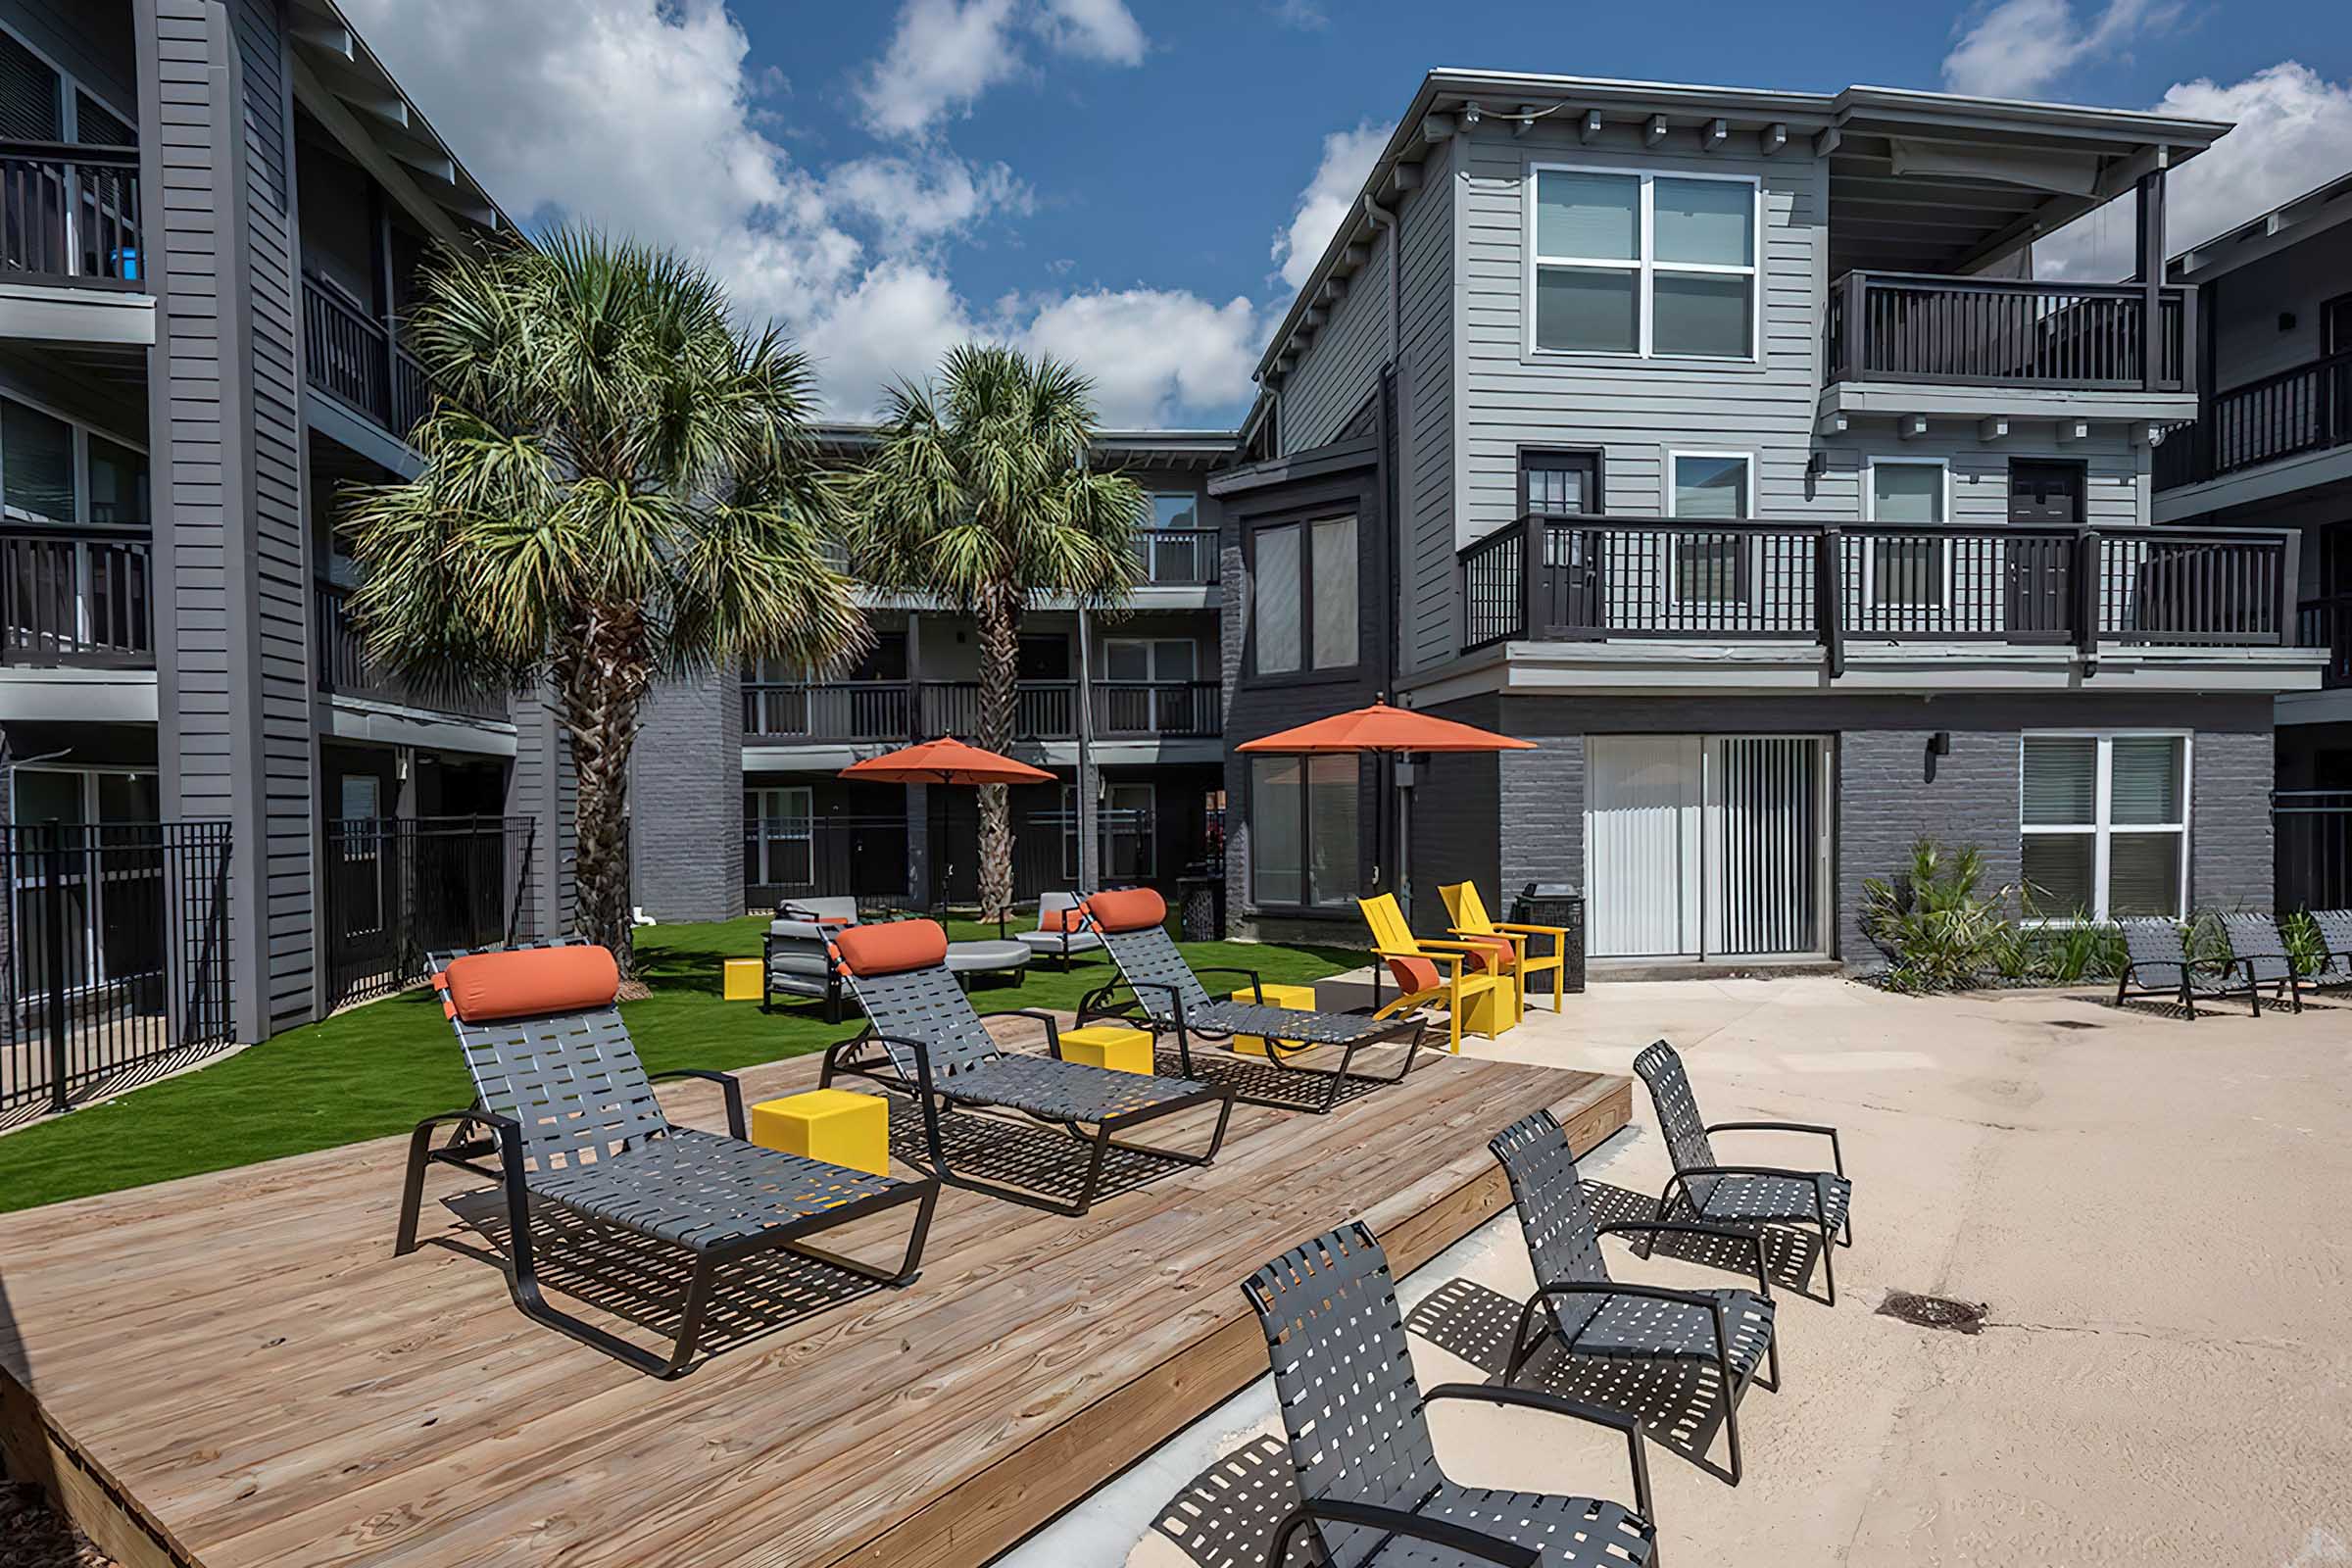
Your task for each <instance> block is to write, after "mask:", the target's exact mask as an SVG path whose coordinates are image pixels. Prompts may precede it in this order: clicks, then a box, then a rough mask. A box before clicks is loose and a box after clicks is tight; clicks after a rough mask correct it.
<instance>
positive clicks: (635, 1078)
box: [394, 945, 939, 1378]
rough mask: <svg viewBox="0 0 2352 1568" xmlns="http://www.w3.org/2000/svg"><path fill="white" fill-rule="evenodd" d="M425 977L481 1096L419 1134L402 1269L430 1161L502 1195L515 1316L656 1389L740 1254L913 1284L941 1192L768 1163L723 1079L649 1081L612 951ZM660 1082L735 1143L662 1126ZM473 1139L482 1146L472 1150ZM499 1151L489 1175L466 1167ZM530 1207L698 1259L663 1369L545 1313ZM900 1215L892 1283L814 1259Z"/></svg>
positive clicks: (865, 1268) (579, 950)
mask: <svg viewBox="0 0 2352 1568" xmlns="http://www.w3.org/2000/svg"><path fill="white" fill-rule="evenodd" d="M433 971H434V972H433V984H434V985H435V986H436V987H438V988H439V989H440V991H441V994H442V1006H443V1009H444V1010H445V1011H446V1012H447V1013H448V1014H449V1017H450V1021H451V1023H452V1024H453V1025H454V1026H455V1028H456V1029H457V1033H458V1043H459V1045H460V1046H462V1047H463V1048H464V1049H465V1053H466V1069H467V1070H468V1071H469V1072H471V1073H472V1075H473V1086H474V1093H475V1096H476V1098H475V1101H474V1103H473V1104H472V1105H471V1106H470V1107H468V1108H467V1109H465V1110H459V1111H451V1112H448V1113H446V1114H444V1115H439V1116H428V1117H426V1118H425V1119H424V1120H423V1121H420V1122H418V1123H417V1130H416V1132H415V1134H414V1135H412V1137H411V1138H410V1140H409V1166H408V1181H407V1185H406V1187H405V1189H404V1190H403V1192H402V1194H401V1204H400V1239H399V1242H398V1244H397V1245H396V1247H395V1248H394V1252H395V1255H400V1254H405V1253H408V1252H412V1251H415V1250H416V1249H417V1208H418V1205H419V1204H420V1202H421V1201H422V1198H423V1193H424V1171H425V1166H426V1165H428V1164H430V1163H432V1162H435V1161H439V1162H441V1163H444V1164H450V1165H456V1166H458V1167H460V1168H462V1169H465V1170H468V1171H471V1172H473V1173H474V1174H475V1175H477V1176H483V1177H487V1178H489V1179H490V1180H492V1181H496V1182H499V1183H501V1184H502V1185H503V1187H504V1189H505V1193H506V1206H507V1228H508V1237H509V1241H508V1250H509V1252H510V1254H511V1256H512V1259H513V1264H514V1266H513V1270H512V1272H511V1273H510V1275H509V1277H508V1282H507V1283H508V1289H509V1290H510V1292H511V1293H512V1294H513V1296H514V1298H515V1305H516V1306H518V1307H520V1308H521V1309H522V1311H523V1312H524V1314H525V1315H526V1316H528V1317H530V1318H532V1319H533V1320H534V1321H536V1322H540V1323H544V1324H546V1325H547V1326H548V1327H549V1328H553V1329H558V1330H561V1331H562V1332H564V1333H565V1334H568V1335H570V1336H571V1337H572V1338H573V1339H576V1340H578V1341H580V1342H581V1343H583V1344H585V1345H588V1346H592V1347H594V1348H597V1349H599V1350H602V1351H604V1352H606V1353H607V1354H609V1355H613V1356H615V1357H617V1358H618V1359H620V1360H622V1361H625V1362H627V1363H628V1364H629V1365H631V1366H633V1367H635V1368H637V1369H638V1370H639V1371H641V1372H649V1373H652V1374H653V1375H654V1376H656V1377H663V1378H669V1377H675V1376H677V1375H678V1374H679V1373H680V1372H683V1371H684V1370H686V1367H687V1365H688V1363H689V1362H690V1361H691V1360H692V1359H693V1356H694V1350H695V1342H696V1340H697V1338H698V1337H699V1335H700V1333H701V1330H702V1323H703V1317H704V1314H705V1312H706V1310H707V1309H708V1306H709V1303H710V1298H711V1277H712V1275H713V1274H714V1273H715V1271H716V1270H717V1269H718V1268H719V1267H720V1266H721V1265H723V1264H727V1263H731V1262H733V1261H735V1260H736V1259H739V1258H741V1257H744V1256H745V1255H747V1254H749V1253H753V1252H759V1251H764V1250H769V1249H772V1248H782V1249H785V1250H790V1251H794V1252H799V1253H802V1254H804V1255H807V1256H809V1257H814V1258H817V1259H820V1260H821V1261H823V1262H825V1263H828V1264H831V1265H833V1266H834V1267H837V1268H841V1269H846V1270H848V1271H849V1272H851V1273H853V1274H857V1275H859V1276H861V1277H863V1278H865V1279H869V1280H877V1281H880V1282H881V1283H883V1284H885V1285H907V1284H911V1283H912V1282H913V1280H914V1277H915V1269H916V1266H917V1265H918V1264H919V1263H920V1262H921V1261H922V1255H923V1241H924V1238H925V1237H926V1236H928V1235H929V1234H930V1229H931V1210H932V1206H933V1204H934V1203H935V1202H936V1201H938V1198H939V1183H938V1182H937V1181H936V1180H931V1179H926V1180H922V1181H901V1180H897V1179H894V1178H892V1177H887V1176H871V1175H868V1174H866V1173H865V1172H864V1171H859V1170H849V1169H846V1168H844V1167H842V1166H839V1165H828V1164H825V1163H823V1162H822V1161H819V1160H813V1159H804V1158H802V1157H801V1156H800V1155H798V1154H785V1153H778V1152H775V1151H773V1150H768V1149H762V1148H760V1147H759V1146H758V1145H756V1144H753V1143H750V1142H747V1141H746V1139H745V1136H744V1124H743V1091H742V1089H741V1087H740V1086H739V1085H738V1084H737V1083H736V1081H735V1079H734V1077H733V1076H732V1075H730V1074H727V1073H719V1072H702V1071H697V1070H692V1069H681V1070H678V1071H673V1072H662V1073H654V1074H650V1075H649V1074H648V1073H647V1072H646V1070H645V1068H644V1066H643V1064H642V1063H640V1062H639V1061H638V1059H637V1048H636V1047H635V1046H634V1045H633V1044H631V1043H630V1040H629V1033H628V1030H627V1029H626V1028H625V1027H623V1025H622V1024H621V1021H620V1014H619V1012H618V1011H617V1010H616V1009H615V1008H614V1006H613V998H614V995H615V992H616V989H617V988H618V986H619V983H620V973H619V970H618V969H617V968H616V967H615V966H614V964H613V955H612V954H611V953H609V952H607V951H606V950H605V949H603V948H598V947H587V946H577V945H556V946H550V947H537V948H519V949H515V950H513V951H509V952H501V953H477V954H464V955H457V956H444V955H436V956H434V959H433ZM668 1078H703V1079H708V1080H709V1081H711V1082H712V1083H715V1084H717V1085H719V1086H720V1087H721V1088H722V1089H724V1090H725V1091H726V1097H727V1130H728V1132H729V1134H730V1135H731V1136H728V1137H725V1138H721V1137H719V1136H717V1135H716V1134H713V1133H705V1132H697V1131H696V1130H694V1129H693V1128H690V1127H676V1126H672V1125H671V1124H670V1122H669V1119H668V1118H667V1117H666V1116H664V1115H663V1114H662V1106H661V1103H660V1102H658V1101H657V1100H656V1099H655V1098H654V1090H653V1086H654V1085H655V1084H656V1083H658V1082H660V1081H662V1080H663V1079H668ZM453 1123H454V1124H455V1125H456V1129H457V1131H456V1136H455V1137H454V1138H453V1139H452V1141H451V1142H450V1143H449V1144H447V1145H445V1146H444V1147H442V1148H440V1149H434V1148H432V1147H431V1144H432V1139H433V1135H434V1132H435V1130H436V1129H437V1128H440V1127H443V1126H447V1125H450V1124H453ZM476 1131H479V1132H483V1133H487V1134H488V1135H489V1136H488V1137H487V1138H473V1137H469V1136H467V1135H468V1134H471V1133H474V1132H476ZM492 1153H495V1154H496V1155H497V1156H498V1159H499V1164H498V1166H497V1168H496V1169H491V1168H488V1167H485V1166H483V1165H480V1164H477V1163H475V1161H476V1160H478V1159H479V1158H481V1157H482V1156H484V1155H487V1154H492ZM533 1201H538V1202H541V1203H553V1204H555V1205H557V1206H558V1207H561V1208H565V1209H568V1210H570V1211H571V1212H573V1213H575V1214H579V1215H581V1216H583V1217H584V1218H587V1219H590V1220H596V1221H600V1222H602V1223H604V1224H607V1225H612V1226H616V1227H618V1228H619V1229H621V1230H624V1231H628V1232H631V1233H633V1234H635V1235H638V1236H642V1237H646V1238H649V1239H651V1240H654V1241H659V1242H666V1243H668V1244H669V1245H671V1246H673V1247H679V1248H683V1249H684V1250H686V1251H687V1252H689V1253H691V1254H692V1255H693V1259H694V1267H693V1273H692V1275H691V1276H690V1278H689V1280H688V1283H687V1286H686V1295H685V1299H684V1301H683V1304H682V1306H681V1308H680V1313H679V1322H678V1332H677V1339H676V1342H675V1344H674V1345H673V1346H672V1347H671V1348H670V1351H669V1353H668V1355H667V1356H666V1357H664V1356H661V1355H657V1354H655V1353H653V1352H651V1351H649V1350H645V1349H643V1348H639V1347H637V1346H634V1345H631V1344H629V1343H628V1342H626V1341H624V1340H621V1339H618V1338H616V1337H614V1336H613V1335H612V1334H610V1333H608V1332H606V1331H605V1330H604V1329H601V1328H598V1327H596V1326H595V1325H594V1324H591V1323H587V1322H583V1321H582V1320H580V1319H579V1318H576V1317H573V1316H571V1315H570V1314H568V1313H565V1312H562V1311H559V1310H558V1309H557V1308H555V1307H554V1306H552V1305H550V1304H549V1302H548V1300H547V1299H546V1297H545V1296H544V1295H543V1294H542V1292H541V1291H540V1288H539V1277H538V1273H537V1267H536V1261H535V1258H534V1256H533V1251H532V1247H531V1205H532V1203H533ZM908 1204H911V1205H913V1229H912V1232H911V1233H910V1235H909V1236H908V1238H907V1254H906V1257H905V1259H904V1260H903V1261H902V1262H900V1263H899V1264H898V1266H897V1267H895V1268H892V1267H877V1266H875V1265H872V1264H868V1263H862V1262H858V1261H857V1260H855V1259H853V1258H847V1257H842V1256H839V1255H837V1254H835V1253H833V1252H829V1251H822V1250H818V1249H817V1248H815V1247H812V1246H810V1245H809V1240H808V1239H809V1237H811V1236H814V1235H816V1234H818V1233H820V1232H823V1231H828V1230H831V1229H833V1228H834V1227H835V1226H838V1225H846V1224H848V1223H849V1222H850V1221H852V1220H855V1219H861V1218H863V1217H865V1216H866V1215H869V1214H875V1213H879V1212H881V1211H882V1210H884V1209H890V1208H899V1207H903V1206H906V1205H908Z"/></svg>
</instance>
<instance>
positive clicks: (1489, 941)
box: [1462, 937, 1519, 974]
mask: <svg viewBox="0 0 2352 1568" xmlns="http://www.w3.org/2000/svg"><path fill="white" fill-rule="evenodd" d="M1462 940H1463V941H1464V942H1466V943H1468V944H1469V945H1470V946H1471V947H1474V948H1477V949H1479V950H1480V952H1479V955H1478V966H1479V967H1480V968H1481V969H1484V970H1485V971H1486V972H1487V973H1489V974H1500V973H1502V971H1503V970H1505V969H1508V968H1511V967H1512V966H1514V965H1515V964H1517V963H1518V961H1519V955H1518V950H1516V949H1515V948H1513V947H1512V946H1511V942H1510V938H1508V937H1464V938H1462Z"/></svg>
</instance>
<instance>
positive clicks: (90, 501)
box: [0, 394, 154, 529]
mask: <svg viewBox="0 0 2352 1568" xmlns="http://www.w3.org/2000/svg"><path fill="white" fill-rule="evenodd" d="M149 495H150V491H149V484H148V472H147V452H146V449H145V448H144V447H143V446H141V445H139V444H138V443H135V442H130V441H123V440H119V439H117V438H116V437H114V436H111V435H104V434H101V433H100V432H98V431H96V430H93V429H91V428H90V427H89V426H88V425H85V424H82V423H80V422H78V421H76V420H73V419H70V418H67V417H65V416H64V415H62V414H59V413H57V412H56V411H55V410H53V409H48V408H44V407H42V406H41V405H39V404H37V403H32V402H29V401H27V400H26V399H24V398H21V397H18V396H15V395H14V394H9V395H6V396H0V511H5V514H6V515H7V517H8V518H9V520H11V521H14V522H30V523H47V524H53V525H55V526H58V527H67V528H75V527H102V528H125V529H130V528H145V527H147V526H148V524H149V522H150V521H151V520H152V518H153V515H154V514H153V513H152V511H151V510H150V502H149Z"/></svg>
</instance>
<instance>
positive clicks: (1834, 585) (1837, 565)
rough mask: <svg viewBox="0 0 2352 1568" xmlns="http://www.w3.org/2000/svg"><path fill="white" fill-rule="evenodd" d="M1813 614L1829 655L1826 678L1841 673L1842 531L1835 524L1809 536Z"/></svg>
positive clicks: (1843, 599) (1843, 652)
mask: <svg viewBox="0 0 2352 1568" xmlns="http://www.w3.org/2000/svg"><path fill="white" fill-rule="evenodd" d="M1813 549H1814V556H1813V601H1814V608H1813V614H1814V618H1815V620H1816V621H1817V623H1818V635H1819V636H1820V638H1821V646H1822V647H1823V648H1824V649H1825V650H1827V652H1828V655H1829V665H1830V679H1832V680H1836V679H1837V678H1838V676H1840V675H1842V674H1844V673H1845V587H1844V583H1843V581H1842V580H1841V568H1842V567H1843V566H1844V564H1845V534H1844V532H1843V530H1841V529H1839V528H1838V526H1837V525H1836V524H1834V523H1833V524H1831V525H1829V526H1826V527H1824V528H1823V529H1822V530H1821V532H1819V533H1818V534H1816V535H1814V537H1813Z"/></svg>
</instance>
